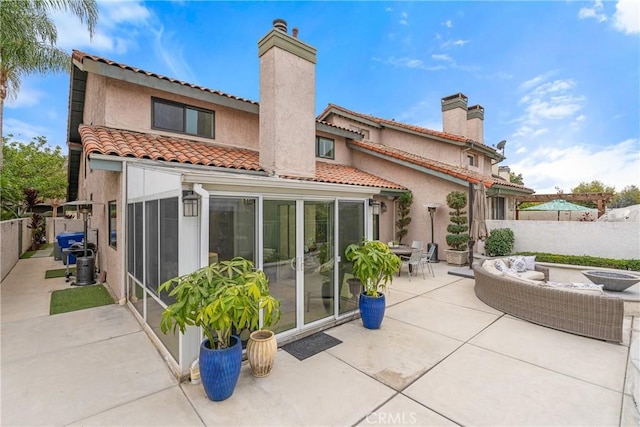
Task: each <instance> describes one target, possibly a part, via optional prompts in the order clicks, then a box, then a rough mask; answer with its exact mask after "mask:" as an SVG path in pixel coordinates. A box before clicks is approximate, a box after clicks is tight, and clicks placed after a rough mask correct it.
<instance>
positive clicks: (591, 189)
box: [571, 179, 616, 209]
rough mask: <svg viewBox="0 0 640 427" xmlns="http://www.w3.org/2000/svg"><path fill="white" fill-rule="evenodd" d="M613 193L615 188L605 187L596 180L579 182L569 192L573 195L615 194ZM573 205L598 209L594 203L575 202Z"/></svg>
mask: <svg viewBox="0 0 640 427" xmlns="http://www.w3.org/2000/svg"><path fill="white" fill-rule="evenodd" d="M615 191H616V189H615V187H611V186H608V185H605V184H604V183H603V182H602V181H598V180H597V179H594V180H593V181H591V182H581V183H580V184H578V185H577V186H576V187H574V188H573V189H572V190H571V192H572V193H574V194H575V193H611V194H613V193H615ZM575 203H576V204H577V205H582V206H586V207H588V208H592V209H595V208H597V207H598V205H597V204H596V202H579V201H576V202H575Z"/></svg>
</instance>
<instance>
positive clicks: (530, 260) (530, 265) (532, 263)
mask: <svg viewBox="0 0 640 427" xmlns="http://www.w3.org/2000/svg"><path fill="white" fill-rule="evenodd" d="M523 258H524V262H525V264H527V270H535V269H536V256H535V255H531V256H525V257H523Z"/></svg>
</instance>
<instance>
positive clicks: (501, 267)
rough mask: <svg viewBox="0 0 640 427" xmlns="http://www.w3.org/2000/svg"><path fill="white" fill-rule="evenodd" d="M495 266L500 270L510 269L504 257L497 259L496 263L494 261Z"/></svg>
mask: <svg viewBox="0 0 640 427" xmlns="http://www.w3.org/2000/svg"><path fill="white" fill-rule="evenodd" d="M493 266H494V267H495V268H496V270H498V271H502V272H505V271H507V270H509V266H508V265H507V264H505V262H504V260H502V259H497V260H495V261H494V263H493Z"/></svg>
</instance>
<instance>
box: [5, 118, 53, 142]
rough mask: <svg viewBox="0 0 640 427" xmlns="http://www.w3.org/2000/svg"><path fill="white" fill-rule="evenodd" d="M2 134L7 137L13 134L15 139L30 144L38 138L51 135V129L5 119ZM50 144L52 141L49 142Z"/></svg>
mask: <svg viewBox="0 0 640 427" xmlns="http://www.w3.org/2000/svg"><path fill="white" fill-rule="evenodd" d="M2 133H3V134H4V135H5V136H6V135H9V134H12V135H13V137H14V138H15V139H16V140H18V141H22V142H28V141H30V140H31V139H32V138H35V137H36V136H42V135H51V134H52V133H53V132H52V131H51V129H49V128H46V127H43V126H38V125H34V124H31V123H26V122H23V121H21V120H18V119H14V118H4V120H3V121H2ZM49 142H50V143H51V142H52V141H49Z"/></svg>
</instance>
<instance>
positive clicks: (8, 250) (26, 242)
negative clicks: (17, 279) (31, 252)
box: [0, 218, 31, 280]
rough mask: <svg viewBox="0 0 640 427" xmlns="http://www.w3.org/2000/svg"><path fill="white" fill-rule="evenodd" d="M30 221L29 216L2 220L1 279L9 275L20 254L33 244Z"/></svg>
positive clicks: (0, 246)
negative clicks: (28, 225)
mask: <svg viewBox="0 0 640 427" xmlns="http://www.w3.org/2000/svg"><path fill="white" fill-rule="evenodd" d="M28 223H29V219H28V218H21V219H12V220H8V221H2V222H0V280H4V278H5V277H7V275H8V274H9V272H10V271H11V270H12V269H13V267H14V266H15V265H16V263H17V262H18V259H19V258H20V255H22V254H23V253H25V252H26V251H27V249H29V246H30V245H31V229H30V228H29V227H27V224H28ZM21 230H22V231H21ZM21 236H22V238H21Z"/></svg>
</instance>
